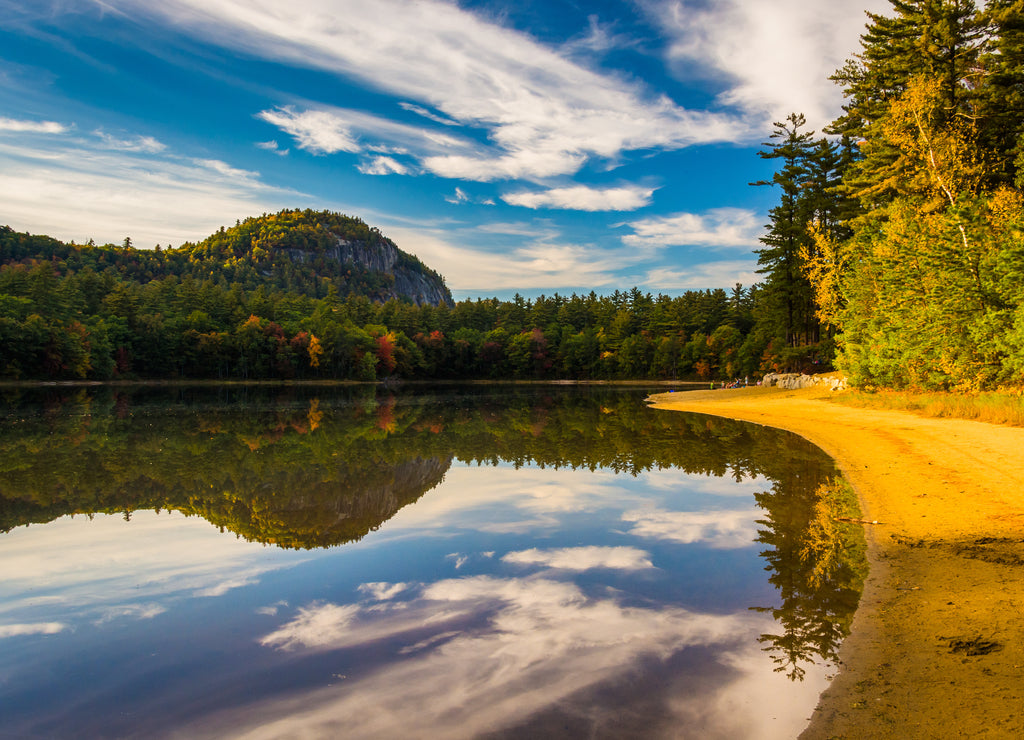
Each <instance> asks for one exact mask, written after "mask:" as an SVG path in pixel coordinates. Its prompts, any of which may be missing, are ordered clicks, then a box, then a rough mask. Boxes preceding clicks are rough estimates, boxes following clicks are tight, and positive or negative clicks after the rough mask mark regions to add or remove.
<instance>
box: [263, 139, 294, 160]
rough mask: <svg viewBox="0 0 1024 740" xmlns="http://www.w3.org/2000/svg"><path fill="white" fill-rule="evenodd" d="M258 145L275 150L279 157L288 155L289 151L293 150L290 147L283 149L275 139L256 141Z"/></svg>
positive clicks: (266, 149) (269, 150)
mask: <svg viewBox="0 0 1024 740" xmlns="http://www.w3.org/2000/svg"><path fill="white" fill-rule="evenodd" d="M256 146H257V147H258V148H260V149H263V150H264V151H267V152H273V153H274V154H276V155H277V156H279V157H285V156H288V152H289V151H291V150H290V149H282V148H281V146H280V145H279V144H278V143H277V142H276V141H274V140H273V139H271V140H270V141H258V142H256Z"/></svg>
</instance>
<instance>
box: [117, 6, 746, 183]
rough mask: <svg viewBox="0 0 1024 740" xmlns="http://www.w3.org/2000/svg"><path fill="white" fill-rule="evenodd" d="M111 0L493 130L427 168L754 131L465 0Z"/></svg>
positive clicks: (581, 157)
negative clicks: (576, 55) (542, 40)
mask: <svg viewBox="0 0 1024 740" xmlns="http://www.w3.org/2000/svg"><path fill="white" fill-rule="evenodd" d="M111 2H112V3H113V4H115V5H118V6H121V7H128V6H135V7H137V8H138V9H139V12H145V13H151V12H159V13H165V14H167V15H168V16H170V17H171V19H172V20H173V21H174V22H176V23H178V24H181V25H183V26H187V27H190V28H192V29H194V30H195V31H196V32H197V33H200V34H202V35H203V36H205V37H206V38H207V39H208V40H209V41H211V42H213V43H219V44H223V45H227V46H229V47H233V48H236V49H241V50H243V51H245V52H246V53H249V54H253V55H256V56H257V57H260V58H272V59H277V60H282V61H285V62H288V63H292V64H296V65H301V66H305V67H314V68H320V69H326V70H328V71H330V72H333V73H335V74H338V75H341V76H344V77H348V78H352V79H356V80H359V81H361V82H362V83H363V84H366V85H367V86H369V87H371V88H374V89H378V90H381V91H383V92H386V93H389V94H391V95H395V96H397V97H400V98H403V99H405V101H411V102H407V103H406V105H407V106H409V105H412V106H415V108H414V109H411V110H414V111H415V112H417V113H419V112H420V111H428V110H431V109H432V110H435V111H438V114H439V115H440V116H443V118H444V120H443V123H444V124H446V125H447V124H448V123H449V122H452V121H454V122H458V123H460V124H462V125H463V126H468V127H472V128H474V129H478V130H483V131H485V132H486V134H487V138H488V142H489V145H488V146H487V147H484V148H479V147H477V148H476V149H475V150H472V151H462V152H451V153H427V154H426V156H424V157H423V159H422V160H421V164H422V166H423V167H424V168H426V169H427V170H429V171H431V172H433V173H435V174H438V175H441V176H444V177H452V178H461V179H469V180H480V181H488V180H497V179H512V178H536V177H548V176H555V175H565V174H572V173H574V172H576V171H577V170H578V169H579V168H580V167H581V166H582V165H583V163H584V162H586V161H588V160H590V159H593V158H597V159H605V160H614V159H615V158H617V157H618V156H619V155H621V153H622V152H628V151H635V150H641V149H649V148H669V149H674V148H681V147H685V146H689V145H692V144H698V143H706V142H717V141H735V140H737V139H738V138H745V137H747V136H749V135H750V133H751V131H750V129H749V128H748V127H747V125H746V124H744V123H743V122H742V121H739V120H738V119H736V118H735V117H731V116H728V115H724V114H719V113H711V112H702V111H690V110H686V109H683V108H681V107H680V106H678V105H676V104H675V103H673V102H672V101H670V100H668V99H667V98H665V97H658V96H656V95H654V94H652V93H651V92H650V91H649V90H648V89H647V88H645V87H644V86H643V85H642V84H641V83H639V82H637V81H635V80H624V79H620V78H617V77H612V76H608V75H602V74H599V73H597V72H595V71H592V70H590V69H587V68H585V67H583V66H581V65H579V64H577V63H575V62H573V61H572V60H570V59H569V58H567V57H566V56H564V55H563V54H561V53H560V52H559V51H558V50H554V49H551V48H548V47H546V46H544V45H542V44H539V43H538V42H536V41H535V40H533V39H532V38H530V37H529V36H527V35H526V34H523V33H520V32H518V31H515V30H513V29H509V28H505V27H503V26H501V25H499V24H497V23H492V22H489V21H488V20H487V19H484V18H482V17H480V16H477V15H475V14H473V13H471V12H469V11H467V10H464V9H462V8H460V7H458V6H457V5H456V4H455V3H451V2H441V1H439V0H421V1H420V2H407V1H405V0H378V1H377V2H374V3H365V2H362V0H304V1H301V2H291V3H287V4H282V3H279V2H274V1H273V0H244V2H243V0H171V1H169V2H165V3H160V4H159V5H157V6H152V5H151V4H149V3H142V2H141V0H111ZM353 18H358V19H359V20H358V22H352V19H353ZM407 109H410V108H407ZM421 115H422V113H421ZM261 116H262V117H263V118H264V120H267V121H269V122H271V123H274V124H275V125H278V126H280V127H281V128H283V129H284V130H286V131H288V132H289V133H291V134H292V135H293V136H294V137H296V140H297V141H298V142H299V145H300V146H302V147H304V148H308V149H309V150H310V151H316V152H324V153H326V152H331V151H356V150H357V149H358V147H359V144H358V142H357V140H356V139H355V138H353V136H352V134H351V132H350V131H349V130H347V129H345V128H343V127H338V126H337V125H335V123H334V122H332V121H330V120H329V119H326V118H323V117H319V116H313V117H311V118H307V117H305V115H304V114H300V113H297V112H296V111H294V110H291V109H288V108H281V109H278V110H277V111H270V112H267V111H265V112H264V113H263V114H261ZM428 119H429V116H428Z"/></svg>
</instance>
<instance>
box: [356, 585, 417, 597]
mask: <svg viewBox="0 0 1024 740" xmlns="http://www.w3.org/2000/svg"><path fill="white" fill-rule="evenodd" d="M410 585H411V584H408V583H381V582H376V583H364V584H362V585H360V586H359V591H360V593H364V594H366V595H367V596H369V597H370V598H372V599H376V600H377V601H390V600H391V599H393V598H395V596H397V595H398V594H400V593H402V592H403V591H405V590H407V589H408V588H409V587H410Z"/></svg>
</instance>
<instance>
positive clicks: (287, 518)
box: [0, 457, 452, 548]
mask: <svg viewBox="0 0 1024 740" xmlns="http://www.w3.org/2000/svg"><path fill="white" fill-rule="evenodd" d="M451 463H452V458H451V457H447V458H439V457H431V458H426V459H423V458H419V457H415V458H411V459H409V460H405V461H403V462H400V463H396V464H391V465H388V464H381V463H376V464H375V463H373V462H372V461H371V462H367V463H364V464H362V465H359V464H341V465H339V466H337V467H336V468H335V469H334V470H333V471H332V472H331V474H330V476H329V477H328V478H327V479H322V476H321V475H312V476H311V475H307V474H304V473H303V472H302V471H290V472H289V471H283V470H282V471H280V472H279V473H278V474H277V475H275V476H273V479H272V480H268V481H262V482H260V481H256V480H253V481H250V482H249V483H245V482H244V481H227V482H226V485H222V486H220V487H216V488H214V490H211V488H213V487H211V486H206V485H203V484H199V485H193V486H192V487H189V484H190V483H193V484H194V483H195V481H188V480H184V479H180V480H177V481H173V482H171V484H170V485H168V481H167V480H166V479H165V480H163V481H157V480H154V479H153V478H151V477H149V476H143V477H139V478H137V479H136V480H134V481H132V482H131V484H130V485H129V486H126V487H124V488H122V489H121V490H120V491H117V492H114V493H112V494H110V495H103V496H98V497H96V500H95V502H94V504H92V505H89V504H84V503H83V504H79V505H75V503H73V499H74V498H75V497H74V496H68V497H64V498H61V497H56V498H55V500H54V501H52V503H49V504H44V505H38V504H34V503H33V502H31V501H26V500H24V499H20V498H17V497H14V496H11V495H10V492H8V491H7V490H4V491H3V493H4V495H3V496H0V529H2V531H7V530H10V529H12V528H13V527H16V526H18V525H22V524H28V523H31V522H47V521H51V520H53V519H56V518H57V517H60V516H64V515H67V514H82V513H84V514H93V513H101V512H103V513H115V512H125V516H130V512H132V511H136V510H141V509H174V510H177V511H181V512H182V513H184V514H186V515H192V514H196V515H199V516H201V517H203V518H204V519H206V520H207V521H209V522H211V523H213V524H215V525H217V526H219V527H221V528H222V529H227V530H230V531H232V532H234V533H236V534H237V535H238V536H240V537H242V538H244V539H246V540H250V541H256V542H264V543H267V544H274V545H278V546H279V547H288V548H313V547H330V546H332V545H339V544H343V543H345V542H352V541H355V540H358V539H361V538H362V537H363V536H364V535H366V533H367V532H370V531H371V530H375V529H377V528H378V527H380V525H381V524H383V523H384V522H386V521H387V520H388V519H390V518H391V517H392V516H394V515H395V513H396V512H397V511H398V510H399V509H401V508H402V507H403V506H406V505H408V504H411V503H413V502H414V501H416V500H417V499H419V498H420V496H422V495H423V494H424V493H426V492H427V491H429V490H430V489H432V488H434V487H435V486H437V485H438V484H439V483H440V482H441V480H442V479H443V478H444V475H445V473H446V472H447V471H448V468H449V467H450V466H451ZM296 472H297V474H295V473H296ZM290 473H291V474H290ZM3 488H4V489H6V486H4V487H3Z"/></svg>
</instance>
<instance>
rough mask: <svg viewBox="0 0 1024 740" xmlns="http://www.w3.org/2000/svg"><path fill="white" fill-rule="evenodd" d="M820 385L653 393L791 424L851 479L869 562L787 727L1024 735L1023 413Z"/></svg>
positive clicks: (820, 734)
mask: <svg viewBox="0 0 1024 740" xmlns="http://www.w3.org/2000/svg"><path fill="white" fill-rule="evenodd" d="M835 395H836V394H835V393H833V392H831V391H829V390H826V389H824V388H807V389H802V390H784V389H778V388H764V387H749V388H740V389H735V390H716V391H687V392H681V393H659V394H655V395H652V396H650V397H649V401H650V402H651V407H652V408H658V409H664V410H676V411H690V412H695V413H704V414H711V415H715V416H724V417H728V418H732V419H741V420H744V421H750V422H754V423H757V424H763V425H767V426H772V427H778V428H780V429H786V430H788V431H792V432H795V433H797V434H799V435H800V436H802V437H804V438H806V439H808V440H809V441H810V442H812V443H814V444H816V445H817V446H818V447H820V448H821V449H822V450H824V451H825V452H826V453H827V454H828V455H829V456H830V457H832V458H833V459H834V460H835V461H836V464H837V466H838V467H839V469H840V470H841V471H842V473H843V476H844V477H845V478H846V480H847V481H849V483H850V484H851V485H852V486H853V488H854V490H855V491H856V492H857V496H858V499H859V501H860V506H861V514H862V517H863V518H864V519H865V520H868V521H877V522H878V523H877V524H865V525H864V526H865V535H866V539H867V543H868V563H869V568H870V570H869V573H868V577H867V580H866V582H865V585H864V592H863V594H862V595H861V600H860V604H859V605H858V608H857V612H856V614H855V616H854V620H853V625H852V631H851V633H850V635H849V636H848V637H847V638H846V640H845V641H844V642H843V644H842V646H841V648H840V660H841V663H842V665H841V667H840V671H839V674H838V675H837V676H836V678H835V679H833V681H832V683H831V684H830V685H829V687H828V688H827V689H826V690H825V691H824V692H823V693H822V695H821V697H820V699H819V703H818V707H817V709H816V710H815V711H814V714H813V716H812V717H810V718H808V720H809V725H808V726H807V728H806V729H805V730H804V732H803V734H801V735H800V737H801V738H802V740H824V739H826V738H848V739H849V740H853V739H854V738H889V737H901V738H935V737H980V736H986V737H993V738H999V737H1024V428H1019V427H1005V426H997V425H993V424H986V423H984V422H977V421H966V420H959V419H935V418H925V417H920V416H916V415H914V414H911V413H908V412H903V411H888V410H874V409H862V408H852V407H847V406H843V405H841V404H836V403H831V402H830V398H833V397H835Z"/></svg>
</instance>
